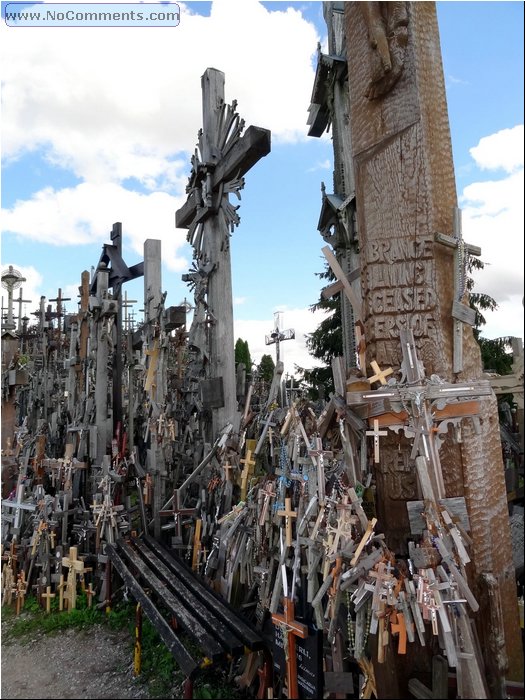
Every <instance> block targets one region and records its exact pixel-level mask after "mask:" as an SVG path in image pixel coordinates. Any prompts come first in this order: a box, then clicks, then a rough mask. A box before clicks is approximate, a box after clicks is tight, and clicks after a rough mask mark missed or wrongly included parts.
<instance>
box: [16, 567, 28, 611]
mask: <svg viewBox="0 0 525 700" xmlns="http://www.w3.org/2000/svg"><path fill="white" fill-rule="evenodd" d="M14 593H15V596H16V614H17V615H19V614H20V611H21V610H22V608H23V607H24V603H25V597H26V593H27V581H26V575H25V572H24V571H21V572H20V573H19V574H18V576H17V578H16V586H15V590H14Z"/></svg>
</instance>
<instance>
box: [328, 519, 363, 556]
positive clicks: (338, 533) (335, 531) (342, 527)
mask: <svg viewBox="0 0 525 700" xmlns="http://www.w3.org/2000/svg"><path fill="white" fill-rule="evenodd" d="M354 520H355V521H357V518H356V517H355V516H350V517H348V516H346V517H345V516H343V517H339V518H338V519H337V527H333V526H332V525H329V526H328V527H327V530H328V532H329V533H330V534H331V535H333V540H332V543H331V547H330V551H329V552H328V554H329V555H330V554H333V553H337V550H338V548H339V540H340V539H341V538H343V540H351V539H352V525H353V523H354ZM343 547H344V545H343Z"/></svg>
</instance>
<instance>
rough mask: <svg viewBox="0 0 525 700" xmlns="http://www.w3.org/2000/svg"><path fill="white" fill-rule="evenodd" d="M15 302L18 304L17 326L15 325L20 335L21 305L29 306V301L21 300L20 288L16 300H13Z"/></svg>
mask: <svg viewBox="0 0 525 700" xmlns="http://www.w3.org/2000/svg"><path fill="white" fill-rule="evenodd" d="M15 301H17V302H18V324H17V330H18V332H19V333H20V331H21V330H22V304H30V303H31V301H32V300H31V299H23V295H22V287H20V290H19V292H18V299H15Z"/></svg>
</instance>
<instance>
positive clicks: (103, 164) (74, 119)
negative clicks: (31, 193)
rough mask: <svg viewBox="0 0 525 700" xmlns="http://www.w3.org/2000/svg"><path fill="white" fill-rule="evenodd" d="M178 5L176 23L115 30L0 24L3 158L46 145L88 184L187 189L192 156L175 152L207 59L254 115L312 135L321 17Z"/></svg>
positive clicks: (188, 145)
mask: <svg viewBox="0 0 525 700" xmlns="http://www.w3.org/2000/svg"><path fill="white" fill-rule="evenodd" d="M181 10H182V11H181V22H180V26H179V27H175V28H164V27H155V28H140V29H136V28H119V29H118V30H115V31H111V32H110V34H111V36H110V37H109V34H108V31H107V28H80V27H76V28H67V29H64V28H62V27H59V28H46V30H45V31H43V30H38V29H36V30H34V29H33V30H31V29H20V28H9V27H6V26H4V27H3V31H2V40H3V41H2V43H3V151H4V157H5V158H16V157H17V155H19V154H21V153H23V152H25V151H31V150H34V149H36V148H44V149H45V152H46V154H47V157H48V158H49V160H51V161H52V162H53V163H56V164H60V165H62V166H64V167H66V168H69V169H71V170H73V171H74V172H75V174H76V175H77V176H78V177H80V178H81V179H85V180H88V181H90V182H98V183H101V182H107V181H113V182H121V181H122V180H124V179H125V178H128V177H136V178H138V179H139V180H140V181H141V182H142V183H143V184H144V185H145V186H147V187H149V188H151V189H153V188H155V189H159V187H163V188H168V189H169V191H174V192H176V193H182V191H183V184H185V178H181V169H182V168H184V167H185V166H186V163H187V161H186V160H185V157H184V158H182V160H180V161H175V162H171V161H170V159H171V158H173V157H174V156H175V155H176V154H180V153H182V152H186V153H188V152H192V151H193V148H194V145H195V143H196V140H197V130H198V128H199V126H200V124H201V119H202V117H201V90H200V77H201V75H202V74H203V73H204V71H205V70H206V68H207V67H210V66H213V67H216V68H218V69H220V70H222V71H223V72H224V73H225V75H226V87H225V90H226V101H227V102H231V101H232V100H233V99H237V100H238V104H239V107H238V110H239V113H240V115H241V116H242V117H243V118H244V119H245V120H246V124H255V125H257V126H262V127H265V128H268V129H270V130H271V131H272V136H273V138H274V139H277V140H278V139H281V140H292V141H294V140H297V139H298V138H306V131H307V127H306V117H307V115H306V110H305V105H308V103H309V99H310V94H311V86H312V82H313V76H314V69H313V63H312V58H313V56H314V55H315V51H316V44H317V40H318V36H317V33H316V30H315V28H314V26H313V25H312V24H310V23H309V22H307V21H306V20H305V19H304V18H303V17H302V15H301V13H300V12H298V11H297V10H294V9H290V8H286V9H283V11H278V12H269V11H268V10H266V9H265V8H264V7H263V6H262V5H261V4H260V2H258V1H257V0H243V2H242V3H238V2H229V1H228V0H221V1H216V2H214V3H213V6H212V11H211V15H210V16H209V17H201V16H198V15H192V14H191V13H189V12H188V11H187V10H186V8H185V7H184V5H181ZM240 27H242V28H244V29H243V30H242V31H241V30H240V29H239V28H240ZM250 28H252V29H253V30H251V29H250ZM290 37H293V42H290Z"/></svg>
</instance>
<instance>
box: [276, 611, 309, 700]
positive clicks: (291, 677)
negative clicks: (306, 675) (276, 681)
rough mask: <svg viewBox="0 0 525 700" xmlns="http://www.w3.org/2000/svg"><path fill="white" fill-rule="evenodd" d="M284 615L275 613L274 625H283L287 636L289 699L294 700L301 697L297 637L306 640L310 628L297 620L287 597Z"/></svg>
mask: <svg viewBox="0 0 525 700" xmlns="http://www.w3.org/2000/svg"><path fill="white" fill-rule="evenodd" d="M283 607H284V613H273V614H272V622H273V623H274V625H281V626H282V628H283V633H284V634H285V635H286V640H283V641H284V642H285V651H286V647H287V651H288V653H287V654H286V653H285V658H286V678H287V682H288V695H287V697H288V699H289V700H293V699H295V698H298V697H299V687H298V683H297V653H296V648H295V640H296V637H300V638H301V639H306V637H308V627H307V626H306V625H304V624H303V623H302V622H298V621H297V620H296V619H295V612H294V603H293V601H292V600H291V599H290V598H288V597H285V598H283Z"/></svg>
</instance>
